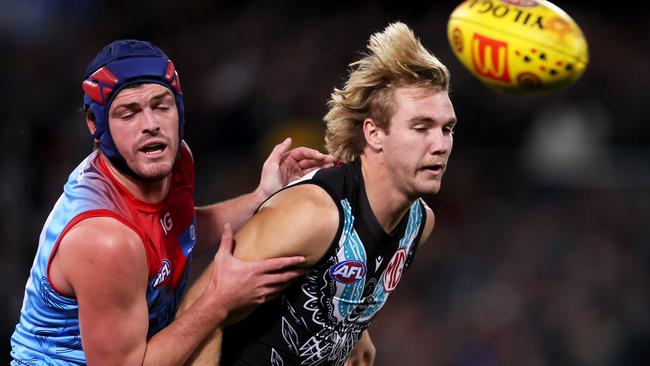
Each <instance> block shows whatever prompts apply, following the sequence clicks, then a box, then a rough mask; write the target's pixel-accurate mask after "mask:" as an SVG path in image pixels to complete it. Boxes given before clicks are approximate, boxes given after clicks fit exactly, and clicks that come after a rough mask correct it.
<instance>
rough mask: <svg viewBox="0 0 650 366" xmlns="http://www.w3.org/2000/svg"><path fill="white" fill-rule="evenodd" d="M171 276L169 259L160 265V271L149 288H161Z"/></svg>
mask: <svg viewBox="0 0 650 366" xmlns="http://www.w3.org/2000/svg"><path fill="white" fill-rule="evenodd" d="M171 275H172V263H171V262H170V261H169V259H163V260H162V264H161V265H160V269H159V270H158V274H157V275H156V278H155V279H154V281H153V283H152V284H151V286H152V287H154V288H156V287H160V286H162V285H163V284H164V283H165V282H166V281H167V279H168V278H169V277H170V276H171Z"/></svg>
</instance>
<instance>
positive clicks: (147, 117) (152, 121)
mask: <svg viewBox="0 0 650 366" xmlns="http://www.w3.org/2000/svg"><path fill="white" fill-rule="evenodd" d="M143 116H144V121H143V127H142V132H144V133H151V132H158V131H160V123H159V122H158V118H157V117H156V115H155V113H153V111H152V110H151V109H150V108H145V109H144V110H143Z"/></svg>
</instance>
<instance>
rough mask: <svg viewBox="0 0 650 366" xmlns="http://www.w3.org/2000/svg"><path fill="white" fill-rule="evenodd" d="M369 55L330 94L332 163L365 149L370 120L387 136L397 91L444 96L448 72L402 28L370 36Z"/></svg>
mask: <svg viewBox="0 0 650 366" xmlns="http://www.w3.org/2000/svg"><path fill="white" fill-rule="evenodd" d="M367 47H368V50H370V53H368V54H364V57H363V58H362V59H361V60H359V61H356V62H353V63H351V64H350V75H349V77H348V80H347V82H346V83H345V86H344V87H343V89H341V90H339V89H337V88H335V89H334V91H333V92H332V95H331V99H330V100H329V101H328V103H327V105H328V107H329V112H328V113H327V114H326V115H325V118H324V120H325V123H326V124H327V130H326V132H325V147H326V148H327V150H328V151H329V153H330V154H332V155H334V157H336V158H337V159H341V160H346V161H351V160H354V159H356V158H357V157H358V156H359V155H360V154H361V153H362V152H363V149H364V148H365V146H366V140H365V137H364V134H363V129H362V124H363V121H364V120H365V119H366V118H368V117H371V118H373V120H374V121H375V123H376V124H377V125H378V126H379V127H380V128H382V129H384V130H386V131H388V128H389V121H390V118H391V117H392V115H393V113H394V110H393V109H394V101H393V92H394V89H395V88H397V87H403V86H416V87H424V88H430V89H432V90H435V91H448V89H449V71H448V70H447V67H445V65H443V64H442V63H441V62H440V61H439V60H438V59H437V58H436V57H435V56H434V55H433V54H432V53H431V52H429V51H427V50H426V49H425V48H424V46H422V44H421V43H420V41H419V40H418V39H417V38H416V37H415V35H414V34H413V31H411V29H409V27H408V26H406V24H404V23H400V22H396V23H392V24H389V25H388V26H387V27H386V29H384V31H383V32H381V33H375V34H373V35H372V36H370V40H369V42H368V46H367Z"/></svg>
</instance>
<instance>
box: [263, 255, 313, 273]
mask: <svg viewBox="0 0 650 366" xmlns="http://www.w3.org/2000/svg"><path fill="white" fill-rule="evenodd" d="M304 262H305V257H302V256H295V257H282V258H272V259H265V260H263V261H261V262H260V267H259V270H260V272H275V271H280V270H282V269H285V268H289V267H293V266H297V265H299V264H302V263H304Z"/></svg>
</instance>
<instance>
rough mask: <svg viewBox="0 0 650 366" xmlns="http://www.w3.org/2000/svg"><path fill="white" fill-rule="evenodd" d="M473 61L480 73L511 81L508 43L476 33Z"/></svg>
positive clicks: (506, 81)
mask: <svg viewBox="0 0 650 366" xmlns="http://www.w3.org/2000/svg"><path fill="white" fill-rule="evenodd" d="M472 63H473V64H474V70H475V71H476V72H477V73H478V74H479V75H481V76H485V77H486V78H489V79H492V80H499V81H503V82H505V83H510V75H509V72H508V44H507V43H505V42H502V41H498V40H496V39H492V38H488V37H485V36H482V35H480V34H477V33H474V37H473V38H472Z"/></svg>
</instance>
